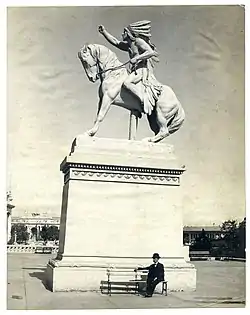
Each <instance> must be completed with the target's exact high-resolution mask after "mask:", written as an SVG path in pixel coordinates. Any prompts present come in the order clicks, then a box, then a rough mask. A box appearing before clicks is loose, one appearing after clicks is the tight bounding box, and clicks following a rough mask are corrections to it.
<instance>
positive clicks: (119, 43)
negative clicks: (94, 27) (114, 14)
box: [99, 25, 128, 51]
mask: <svg viewBox="0 0 250 315" xmlns="http://www.w3.org/2000/svg"><path fill="white" fill-rule="evenodd" d="M99 32H100V33H101V34H102V35H103V36H104V37H105V38H106V40H107V41H108V42H109V43H110V44H111V45H113V46H115V47H117V48H119V49H121V50H125V51H127V50H128V44H127V43H126V42H123V41H120V40H118V39H117V38H115V37H114V36H113V35H111V34H110V33H109V32H107V31H106V30H105V28H104V27H103V26H102V25H100V26H99Z"/></svg>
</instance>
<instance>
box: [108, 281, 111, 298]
mask: <svg viewBox="0 0 250 315" xmlns="http://www.w3.org/2000/svg"><path fill="white" fill-rule="evenodd" d="M108 295H109V296H111V283H110V282H108Z"/></svg>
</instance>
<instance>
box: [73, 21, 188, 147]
mask: <svg viewBox="0 0 250 315" xmlns="http://www.w3.org/2000/svg"><path fill="white" fill-rule="evenodd" d="M99 32H100V33H101V34H102V35H103V36H104V38H105V39H106V40H107V41H108V42H109V43H110V44H112V45H113V46H115V47H117V48H119V49H120V50H123V51H127V52H128V54H129V58H130V59H129V61H127V62H126V63H121V62H120V61H119V60H118V58H117V56H116V54H115V53H114V52H112V51H111V50H110V49H108V48H107V47H105V46H103V45H98V44H85V45H84V46H83V47H82V48H81V49H80V51H79V53H78V57H79V59H80V61H81V63H82V66H83V68H84V70H85V72H86V75H87V77H88V79H89V80H90V81H91V82H96V80H98V79H100V82H101V84H100V87H99V105H98V111H97V115H96V119H95V122H94V126H93V127H92V128H91V129H90V130H88V131H87V134H88V135H89V136H94V135H95V134H96V133H97V131H98V128H99V125H100V123H101V122H102V121H103V119H104V117H105V116H106V114H107V112H108V110H109V108H110V106H111V105H112V104H114V105H117V106H120V107H123V108H126V109H128V110H129V111H130V127H129V139H135V136H136V130H137V125H138V119H139V118H141V117H142V114H146V115H147V118H148V122H149V125H150V128H151V130H152V131H153V132H154V134H155V135H154V136H153V137H149V138H145V139H143V140H146V141H149V142H154V143H155V142H159V141H161V140H162V139H164V138H166V137H167V136H169V135H170V134H172V133H174V132H175V131H177V130H178V129H179V128H180V127H181V125H182V123H183V121H184V119H185V113H184V110H183V108H182V106H181V104H180V102H179V100H178V99H177V97H176V95H175V93H174V92H173V90H172V89H171V88H170V87H169V86H167V85H163V84H161V83H160V82H159V81H158V80H157V79H156V78H155V76H154V73H153V70H154V63H155V62H158V61H159V58H158V52H157V49H156V47H155V45H154V44H152V42H151V40H150V38H151V33H150V32H151V22H150V21H139V22H135V23H132V24H130V25H129V26H128V27H125V28H124V31H123V34H122V40H118V39H117V38H115V37H114V36H112V35H111V34H109V33H108V32H107V31H106V29H105V28H104V26H103V25H100V26H99ZM127 64H129V69H127V68H126V65H127Z"/></svg>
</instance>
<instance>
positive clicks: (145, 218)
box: [46, 136, 196, 291]
mask: <svg viewBox="0 0 250 315" xmlns="http://www.w3.org/2000/svg"><path fill="white" fill-rule="evenodd" d="M61 171H62V172H63V173H64V187H63V196H62V208H61V223H60V241H59V251H58V255H57V257H56V259H54V260H51V261H49V262H48V265H47V271H46V272H47V283H48V286H49V287H50V288H51V290H52V291H70V290H99V287H100V282H101V280H106V279H107V276H106V269H107V268H108V267H110V266H112V267H114V268H116V269H117V270H119V269H124V268H126V269H127V270H128V271H131V270H133V269H134V268H135V267H136V266H138V265H149V264H151V262H152V258H151V255H152V254H153V253H154V252H158V253H159V254H160V255H161V257H162V259H161V262H162V263H163V264H164V266H165V273H166V280H168V281H169V289H170V290H194V289H195V287H196V270H195V268H194V266H193V265H192V264H188V263H187V262H186V261H185V259H184V250H183V244H182V242H183V223H182V207H181V195H180V187H179V186H180V177H181V174H182V173H183V171H184V169H183V168H180V167H179V166H178V164H177V161H176V159H175V156H174V153H173V148H172V146H169V145H166V144H150V143H146V142H145V143H143V142H139V141H128V140H118V139H117V140H115V139H101V138H90V137H85V136H82V137H81V136H79V137H77V138H76V139H75V141H74V143H73V146H72V152H71V154H70V156H67V157H66V158H65V159H64V161H63V162H62V164H61ZM130 279H131V276H130Z"/></svg>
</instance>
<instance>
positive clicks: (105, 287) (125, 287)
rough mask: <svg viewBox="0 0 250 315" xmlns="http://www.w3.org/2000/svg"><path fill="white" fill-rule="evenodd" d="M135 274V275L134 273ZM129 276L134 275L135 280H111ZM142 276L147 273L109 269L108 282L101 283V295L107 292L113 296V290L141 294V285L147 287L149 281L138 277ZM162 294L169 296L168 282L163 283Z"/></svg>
mask: <svg viewBox="0 0 250 315" xmlns="http://www.w3.org/2000/svg"><path fill="white" fill-rule="evenodd" d="M132 272H133V273H132ZM129 274H131V275H133V278H134V279H131V280H128V281H122V280H111V277H112V278H113V277H116V276H119V277H122V276H128V275H129ZM141 275H144V276H145V275H147V271H146V272H145V271H142V272H138V271H134V270H133V271H131V269H123V270H121V269H120V270H112V269H107V276H108V280H106V281H101V286H100V289H101V293H104V291H107V294H108V295H110V296H111V290H112V291H122V292H126V293H131V292H133V293H134V294H138V295H139V294H140V285H144V286H146V284H147V281H146V280H143V279H139V278H138V276H141ZM161 283H162V292H161V294H164V293H165V295H167V281H162V282H161Z"/></svg>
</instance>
